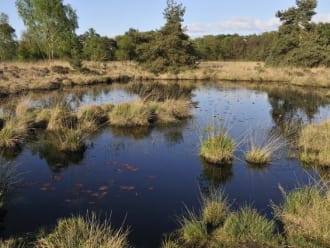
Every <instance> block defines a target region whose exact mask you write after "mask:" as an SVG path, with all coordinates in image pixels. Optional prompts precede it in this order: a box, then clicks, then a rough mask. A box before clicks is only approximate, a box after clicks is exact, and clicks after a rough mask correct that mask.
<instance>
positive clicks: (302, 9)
mask: <svg viewBox="0 0 330 248" xmlns="http://www.w3.org/2000/svg"><path fill="white" fill-rule="evenodd" d="M296 5H297V6H296V7H291V8H289V9H287V10H284V11H278V12H277V14H276V16H277V17H278V18H280V20H281V22H282V25H281V26H280V28H279V32H278V36H277V38H276V39H275V40H274V43H273V46H272V49H271V53H270V57H269V58H268V59H267V62H268V63H271V64H277V65H278V64H280V65H295V66H304V67H315V66H319V65H321V64H323V65H329V55H328V53H329V48H328V45H326V44H325V43H327V38H324V33H323V31H325V33H327V31H326V28H324V29H323V28H321V30H322V31H320V29H318V28H317V27H318V25H316V24H315V23H312V22H311V20H312V17H313V16H314V15H315V14H316V12H315V8H316V6H317V0H296ZM324 42H325V43H324Z"/></svg>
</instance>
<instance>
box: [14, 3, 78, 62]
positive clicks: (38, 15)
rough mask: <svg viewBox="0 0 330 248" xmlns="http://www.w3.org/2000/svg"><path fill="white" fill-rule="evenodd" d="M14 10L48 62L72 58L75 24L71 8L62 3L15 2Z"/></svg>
mask: <svg viewBox="0 0 330 248" xmlns="http://www.w3.org/2000/svg"><path fill="white" fill-rule="evenodd" d="M16 6H17V9H18V13H19V15H20V17H21V18H22V20H23V22H24V24H25V25H26V27H27V33H29V36H30V37H31V39H33V40H34V42H35V43H36V44H37V45H38V47H39V49H40V51H42V52H44V53H45V54H47V57H48V59H54V58H55V57H57V56H65V55H67V56H70V55H71V47H73V46H74V45H73V43H74V42H75V41H76V34H75V30H76V29H77V28H78V22H77V15H76V12H75V11H74V10H73V9H72V7H71V6H70V5H64V4H63V1H62V0H51V1H45V0H17V1H16Z"/></svg>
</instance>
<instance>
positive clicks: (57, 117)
mask: <svg viewBox="0 0 330 248" xmlns="http://www.w3.org/2000/svg"><path fill="white" fill-rule="evenodd" d="M76 124H77V116H76V115H75V114H73V113H72V111H71V110H70V109H69V108H68V107H67V106H65V105H56V106H55V107H54V108H51V109H50V118H49V122H48V125H47V130H51V131H56V130H60V129H62V128H65V127H71V128H72V127H74V126H75V125H76Z"/></svg>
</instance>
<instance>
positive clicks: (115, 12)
mask: <svg viewBox="0 0 330 248" xmlns="http://www.w3.org/2000/svg"><path fill="white" fill-rule="evenodd" d="M45 1H46V0H45ZM63 2H64V4H70V5H71V6H72V7H73V9H75V10H76V12H77V15H78V23H79V29H78V30H77V33H78V34H82V33H84V32H86V31H87V30H88V29H89V28H94V29H95V30H96V32H97V33H99V34H101V35H105V36H109V37H115V36H116V35H120V34H124V33H125V32H126V31H127V30H129V28H135V29H138V30H139V31H150V30H156V29H159V28H160V27H161V26H162V25H164V23H165V20H164V18H163V15H162V13H163V10H164V9H165V7H166V0H138V1H137V0H90V1H89V0H64V1H63ZM177 2H180V3H182V4H183V6H185V7H186V14H185V16H184V23H183V25H184V26H186V28H187V33H188V34H189V35H190V36H192V37H199V36H203V35H207V34H233V33H238V34H242V35H246V34H260V33H262V32H266V31H273V30H277V28H278V26H279V25H280V22H279V20H278V18H276V17H275V13H276V12H277V11H278V10H285V9H287V8H289V7H292V6H295V0H229V1H228V0H181V1H180V0H177ZM0 12H4V13H6V14H7V15H8V16H9V23H10V25H11V26H13V27H14V28H15V29H16V34H17V36H18V37H19V36H20V34H21V33H22V32H23V31H24V30H25V27H24V25H23V22H22V21H21V19H20V18H19V16H18V14H17V10H16V7H15V0H0ZM316 12H317V15H316V16H315V17H314V19H313V20H314V21H315V22H330V0H318V7H317V9H316Z"/></svg>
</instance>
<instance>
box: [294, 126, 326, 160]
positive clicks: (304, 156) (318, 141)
mask: <svg viewBox="0 0 330 248" xmlns="http://www.w3.org/2000/svg"><path fill="white" fill-rule="evenodd" d="M299 147H300V160H301V161H302V162H303V163H305V164H308V165H312V166H322V167H330V121H329V120H327V121H324V122H322V123H320V124H310V125H308V126H306V127H305V128H304V129H303V130H302V132H301V136H300V139H299Z"/></svg>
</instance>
